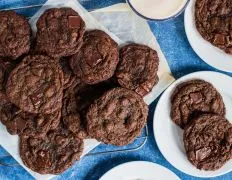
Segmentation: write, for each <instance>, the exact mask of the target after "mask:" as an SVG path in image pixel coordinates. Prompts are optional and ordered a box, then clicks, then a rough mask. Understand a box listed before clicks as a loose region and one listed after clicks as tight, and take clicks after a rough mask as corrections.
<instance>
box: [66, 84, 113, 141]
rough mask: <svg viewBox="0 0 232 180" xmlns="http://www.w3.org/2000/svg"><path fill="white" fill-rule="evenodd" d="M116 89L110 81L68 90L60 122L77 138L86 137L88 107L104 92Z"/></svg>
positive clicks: (81, 85)
mask: <svg viewBox="0 0 232 180" xmlns="http://www.w3.org/2000/svg"><path fill="white" fill-rule="evenodd" d="M114 87H116V85H115V84H114V83H113V82H112V81H110V80H109V81H104V82H101V83H98V84H94V85H87V84H79V85H77V86H75V87H70V88H68V89H67V90H66V91H65V93H64V98H63V107H62V121H63V122H64V124H65V125H66V126H67V128H68V129H69V130H70V131H72V132H73V133H74V134H75V135H77V137H79V138H86V137H87V136H88V133H87V130H86V112H87V109H88V107H89V106H90V105H91V104H92V103H93V102H94V100H96V99H97V98H99V97H100V96H101V95H103V94H104V93H105V92H106V91H108V90H110V89H112V88H114Z"/></svg>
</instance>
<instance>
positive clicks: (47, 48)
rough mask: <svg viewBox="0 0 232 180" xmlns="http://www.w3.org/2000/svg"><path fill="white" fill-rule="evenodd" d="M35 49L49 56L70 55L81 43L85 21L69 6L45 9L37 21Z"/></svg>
mask: <svg viewBox="0 0 232 180" xmlns="http://www.w3.org/2000/svg"><path fill="white" fill-rule="evenodd" d="M36 25H37V29H38V30H37V34H36V50H37V51H39V52H41V53H46V54H47V55H49V56H51V57H63V56H71V55H73V54H75V53H76V52H77V51H78V50H79V49H80V47H81V45H82V38H83V34H84V32H85V22H84V21H83V20H82V18H81V17H80V16H79V14H78V13H77V12H76V11H74V10H73V9H71V8H52V9H48V10H46V11H45V12H44V13H43V15H42V16H40V18H39V20H38V21H37V24H36Z"/></svg>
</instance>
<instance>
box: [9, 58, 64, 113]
mask: <svg viewBox="0 0 232 180" xmlns="http://www.w3.org/2000/svg"><path fill="white" fill-rule="evenodd" d="M63 81H64V78H63V72H62V69H61V67H60V65H59V63H58V62H57V61H56V60H53V59H51V58H49V57H47V56H43V55H34V56H32V55H31V56H30V55H29V56H26V57H25V58H24V59H23V61H22V62H21V63H20V64H19V65H18V66H17V67H16V68H15V69H14V70H13V71H12V72H11V73H10V75H9V78H8V81H7V85H6V92H7V96H8V97H9V100H10V101H11V102H12V103H14V104H15V105H16V106H18V107H19V108H20V109H22V110H23V111H26V112H30V113H41V114H51V113H53V112H55V111H58V110H59V109H61V104H62V97H63V84H64V82H63Z"/></svg>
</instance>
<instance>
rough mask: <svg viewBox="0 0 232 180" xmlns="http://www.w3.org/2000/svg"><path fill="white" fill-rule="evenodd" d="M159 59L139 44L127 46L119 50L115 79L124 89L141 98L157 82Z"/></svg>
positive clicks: (150, 50) (149, 49)
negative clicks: (135, 93)
mask: <svg viewBox="0 0 232 180" xmlns="http://www.w3.org/2000/svg"><path fill="white" fill-rule="evenodd" d="M158 66H159V57H158V55H157V53H156V51H155V50H153V49H151V48H149V47H147V46H144V45H139V44H129V45H126V46H124V47H123V48H121V50H120V62H119V65H118V67H117V71H116V77H117V79H118V83H119V84H120V85H121V86H122V87H125V88H128V89H130V90H133V91H135V92H137V93H138V94H139V95H141V96H145V95H146V94H148V93H149V92H150V91H151V90H152V88H153V87H154V86H155V84H157V82H158V81H159V78H158V75H157V71H158Z"/></svg>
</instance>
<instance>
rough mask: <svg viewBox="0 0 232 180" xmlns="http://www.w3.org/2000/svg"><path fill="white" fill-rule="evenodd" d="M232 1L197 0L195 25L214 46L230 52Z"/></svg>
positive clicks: (231, 48)
mask: <svg viewBox="0 0 232 180" xmlns="http://www.w3.org/2000/svg"><path fill="white" fill-rule="evenodd" d="M231 14H232V1H231V0H197V1H196V4H195V21H196V27H197V29H198V31H199V33H200V34H201V36H202V37H203V38H204V39H206V40H207V41H209V42H210V43H211V44H213V45H214V46H216V47H218V48H220V49H222V50H224V51H225V52H226V53H229V54H232V25H231V24H232V23H231Z"/></svg>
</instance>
